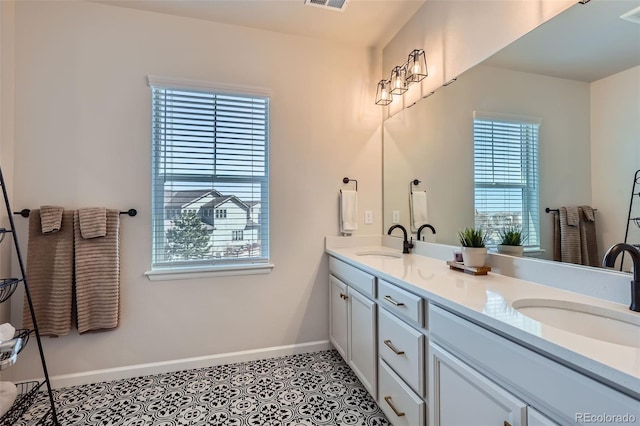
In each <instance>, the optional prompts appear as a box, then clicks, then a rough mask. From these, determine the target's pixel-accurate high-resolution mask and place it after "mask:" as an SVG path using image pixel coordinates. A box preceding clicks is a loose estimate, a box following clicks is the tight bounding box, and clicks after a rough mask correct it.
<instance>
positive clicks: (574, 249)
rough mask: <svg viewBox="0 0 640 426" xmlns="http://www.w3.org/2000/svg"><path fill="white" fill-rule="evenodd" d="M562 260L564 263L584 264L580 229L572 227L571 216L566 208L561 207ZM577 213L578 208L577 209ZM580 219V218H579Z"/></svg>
mask: <svg viewBox="0 0 640 426" xmlns="http://www.w3.org/2000/svg"><path fill="white" fill-rule="evenodd" d="M559 210H560V260H561V261H562V262H569V263H577V264H579V265H581V264H582V250H581V248H580V228H579V227H578V226H575V225H571V224H570V221H571V220H572V219H573V218H570V214H569V213H568V210H569V209H567V208H566V207H560V209H559ZM576 211H577V208H576ZM578 217H580V216H578Z"/></svg>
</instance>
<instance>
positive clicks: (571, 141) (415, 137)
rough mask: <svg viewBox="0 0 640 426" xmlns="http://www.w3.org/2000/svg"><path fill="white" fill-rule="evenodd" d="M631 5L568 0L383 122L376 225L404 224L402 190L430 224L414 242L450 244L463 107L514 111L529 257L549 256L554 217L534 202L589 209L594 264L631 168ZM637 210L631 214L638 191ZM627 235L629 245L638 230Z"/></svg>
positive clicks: (635, 60)
mask: <svg viewBox="0 0 640 426" xmlns="http://www.w3.org/2000/svg"><path fill="white" fill-rule="evenodd" d="M638 7H640V1H637V0H634V1H629V0H621V1H619V0H592V1H590V2H589V3H587V4H576V5H574V6H572V7H570V8H569V9H567V10H566V11H564V12H562V13H561V14H559V15H558V16H556V17H554V18H553V19H551V20H550V21H547V22H546V23H544V24H542V25H541V26H539V27H538V28H536V29H535V30H533V31H532V32H530V33H529V34H526V35H525V36H523V37H522V38H520V39H519V40H517V41H515V42H514V43H512V44H511V45H509V46H507V47H506V48H505V49H503V50H501V51H500V52H498V53H497V54H495V55H494V56H492V57H490V58H488V59H487V60H485V61H484V62H482V63H481V64H479V65H477V66H475V67H473V68H472V69H470V70H468V71H466V72H465V73H463V74H461V75H460V76H459V77H458V78H457V80H456V81H455V82H454V83H452V84H449V85H447V86H443V87H441V88H439V89H438V90H436V91H435V93H433V94H432V95H431V96H429V97H426V98H423V99H420V100H419V101H418V102H417V103H415V104H414V105H413V106H411V107H408V108H405V109H404V110H402V111H401V112H399V113H397V114H396V115H394V116H392V117H390V118H389V119H387V120H385V122H384V132H383V138H384V140H383V146H384V154H383V180H384V182H383V197H384V200H383V207H384V221H383V223H384V230H385V232H386V230H387V229H388V228H389V227H390V226H391V225H392V224H393V223H396V222H399V223H401V224H402V225H404V226H405V227H406V228H407V229H410V228H413V229H415V227H412V226H411V223H410V214H409V192H410V190H411V189H412V188H413V189H415V190H424V191H426V193H427V214H428V222H429V223H430V224H431V225H433V226H434V227H435V229H436V235H432V234H431V231H429V230H426V232H423V233H422V236H423V237H424V238H423V239H424V240H425V241H432V242H438V243H444V244H453V245H458V239H457V231H458V230H460V229H461V228H463V227H465V226H473V225H474V114H476V115H478V114H479V115H483V114H489V115H495V116H503V117H515V118H518V119H524V120H532V121H537V122H539V123H540V127H539V147H538V151H539V152H538V161H539V164H538V169H539V205H538V206H537V208H536V209H537V212H538V213H539V225H538V228H537V229H535V230H532V232H535V233H536V234H537V235H536V237H537V238H538V239H539V247H540V249H541V250H539V251H537V252H535V253H533V254H532V255H536V256H537V257H542V258H545V259H551V258H552V253H553V221H554V219H553V213H551V214H548V213H545V208H551V209H558V208H560V207H563V206H581V205H590V206H593V207H594V208H596V209H597V212H596V215H597V217H596V230H597V242H598V255H599V256H600V259H602V255H603V253H604V251H605V250H606V249H607V248H608V247H609V246H610V245H612V244H613V243H616V242H621V241H622V240H623V239H624V233H625V226H626V223H627V217H628V208H629V201H630V192H631V189H632V183H633V182H632V180H633V177H634V172H635V171H636V170H637V169H640V118H639V117H640V23H638V22H635V23H634V22H631V21H629V20H624V19H621V15H624V14H625V13H627V12H629V11H631V10H633V9H635V8H638ZM635 19H636V20H638V19H640V9H638V10H637V11H636V16H635ZM427 55H428V52H427ZM414 179H417V180H419V181H420V183H419V184H418V185H417V186H414V185H413V183H412V181H413V180H414ZM636 206H637V207H638V211H639V212H640V196H638V201H637V202H636ZM638 215H639V216H640V213H639V214H638ZM634 226H635V225H634ZM532 229H533V228H532ZM634 232H635V234H634ZM415 237H416V236H415V234H414V238H415ZM629 239H630V240H633V239H635V240H636V241H631V242H636V243H640V229H635V230H634V229H632V230H630V235H629Z"/></svg>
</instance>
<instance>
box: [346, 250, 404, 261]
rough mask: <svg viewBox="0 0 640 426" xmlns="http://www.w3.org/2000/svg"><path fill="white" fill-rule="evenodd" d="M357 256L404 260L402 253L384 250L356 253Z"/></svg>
mask: <svg viewBox="0 0 640 426" xmlns="http://www.w3.org/2000/svg"><path fill="white" fill-rule="evenodd" d="M356 256H369V257H381V258H384V257H387V258H395V259H400V258H402V254H401V253H397V252H393V251H384V250H369V251H360V252H358V253H356Z"/></svg>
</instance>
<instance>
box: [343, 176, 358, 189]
mask: <svg viewBox="0 0 640 426" xmlns="http://www.w3.org/2000/svg"><path fill="white" fill-rule="evenodd" d="M349 182H355V183H356V191H357V190H358V181H357V180H355V179H349V178H348V177H344V178H342V183H344V184H345V185H346V184H348V183H349Z"/></svg>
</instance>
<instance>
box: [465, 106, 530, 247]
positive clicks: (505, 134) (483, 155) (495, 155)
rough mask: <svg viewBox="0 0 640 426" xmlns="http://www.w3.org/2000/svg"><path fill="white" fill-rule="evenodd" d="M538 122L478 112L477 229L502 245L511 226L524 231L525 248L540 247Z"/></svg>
mask: <svg viewBox="0 0 640 426" xmlns="http://www.w3.org/2000/svg"><path fill="white" fill-rule="evenodd" d="M539 127H540V121H539V120H537V119H535V118H527V117H512V116H506V115H498V114H487V113H479V112H475V113H474V120H473V145H474V206H475V226H476V227H477V228H478V227H479V228H482V229H484V230H485V232H487V233H488V234H489V239H488V241H487V246H489V247H493V246H496V245H497V244H499V243H500V239H499V232H500V231H501V230H503V229H505V228H507V227H516V228H519V229H521V230H522V231H523V237H524V238H523V239H524V241H523V245H524V246H525V247H534V248H538V247H539V245H540V242H539V241H540V240H539V233H540V209H539V204H540V203H539V178H538V143H539V140H538V139H539Z"/></svg>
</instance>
